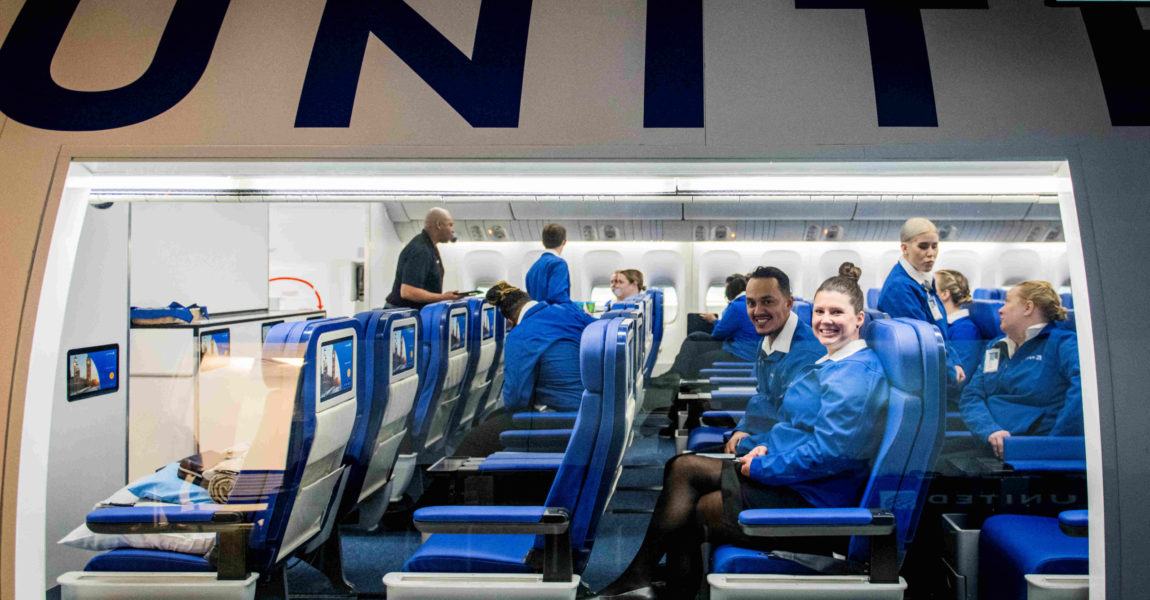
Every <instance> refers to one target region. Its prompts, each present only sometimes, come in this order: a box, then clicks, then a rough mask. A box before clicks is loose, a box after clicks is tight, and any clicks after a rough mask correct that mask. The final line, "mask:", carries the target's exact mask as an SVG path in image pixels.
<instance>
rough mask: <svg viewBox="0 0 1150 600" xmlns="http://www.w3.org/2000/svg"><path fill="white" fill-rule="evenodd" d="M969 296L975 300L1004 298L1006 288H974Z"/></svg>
mask: <svg viewBox="0 0 1150 600" xmlns="http://www.w3.org/2000/svg"><path fill="white" fill-rule="evenodd" d="M971 296H972V297H973V298H974V299H975V300H1006V290H1004V289H1002V288H974V291H973V292H971Z"/></svg>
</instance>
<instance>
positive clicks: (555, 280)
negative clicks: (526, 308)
mask: <svg viewBox="0 0 1150 600" xmlns="http://www.w3.org/2000/svg"><path fill="white" fill-rule="evenodd" d="M566 245H567V230H566V229H565V228H564V227H563V226H562V225H559V224H557V223H548V224H547V225H546V226H545V227H544V228H543V248H545V249H544V250H543V254H542V255H540V256H539V259H538V260H536V261H535V264H533V265H531V268H530V269H528V271H527V295H528V296H531V298H533V299H535V300H537V301H539V302H547V303H549V304H557V303H560V302H571V272H570V271H569V270H568V269H567V261H565V260H563V258H562V257H560V254H563V247H564V246H566Z"/></svg>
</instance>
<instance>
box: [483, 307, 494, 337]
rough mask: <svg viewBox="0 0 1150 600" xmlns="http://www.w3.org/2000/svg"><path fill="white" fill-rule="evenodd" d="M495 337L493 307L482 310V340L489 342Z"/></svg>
mask: <svg viewBox="0 0 1150 600" xmlns="http://www.w3.org/2000/svg"><path fill="white" fill-rule="evenodd" d="M494 336H495V307H494V306H487V307H484V308H483V338H482V339H485V340H489V339H491V338H492V337H494Z"/></svg>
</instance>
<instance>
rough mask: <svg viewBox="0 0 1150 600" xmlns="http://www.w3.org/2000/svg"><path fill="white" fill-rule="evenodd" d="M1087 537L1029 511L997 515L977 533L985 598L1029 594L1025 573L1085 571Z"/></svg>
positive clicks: (1072, 573)
mask: <svg viewBox="0 0 1150 600" xmlns="http://www.w3.org/2000/svg"><path fill="white" fill-rule="evenodd" d="M1088 545H1089V541H1088V539H1087V538H1082V537H1071V536H1068V535H1066V534H1065V533H1062V530H1060V529H1059V528H1058V519H1054V518H1051V517H1032V516H1029V515H995V516H993V517H990V518H989V519H987V520H986V522H985V523H983V525H982V531H981V533H979V536H978V552H979V560H978V566H979V576H978V579H979V582H986V585H985V586H981V585H980V587H982V594H981V596H980V597H981V598H983V599H985V600H995V599H1014V598H1022V599H1025V598H1026V581H1025V579H1024V578H1023V576H1024V575H1026V574H1029V573H1033V574H1038V575H1085V574H1086V573H1088V572H1089V568H1090V565H1089V560H1088V549H1087V548H1088Z"/></svg>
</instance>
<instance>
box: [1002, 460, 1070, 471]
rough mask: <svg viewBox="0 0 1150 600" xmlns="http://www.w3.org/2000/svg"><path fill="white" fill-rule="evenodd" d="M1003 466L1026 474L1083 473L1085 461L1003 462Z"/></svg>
mask: <svg viewBox="0 0 1150 600" xmlns="http://www.w3.org/2000/svg"><path fill="white" fill-rule="evenodd" d="M1003 464H1004V465H1006V466H1007V467H1010V468H1011V469H1013V470H1014V471H1026V472H1043V471H1045V472H1052V471H1053V472H1062V473H1085V472H1086V461H1085V460H1065V459H1049V460H1040V459H1033V460H1008V461H1003Z"/></svg>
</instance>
